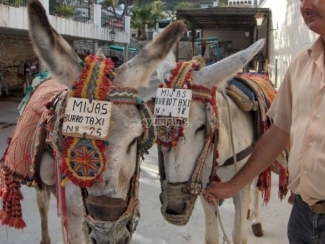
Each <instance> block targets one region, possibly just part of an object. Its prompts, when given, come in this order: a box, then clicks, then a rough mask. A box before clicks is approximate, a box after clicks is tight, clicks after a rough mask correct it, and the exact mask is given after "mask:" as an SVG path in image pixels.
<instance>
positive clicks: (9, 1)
mask: <svg viewBox="0 0 325 244" xmlns="http://www.w3.org/2000/svg"><path fill="white" fill-rule="evenodd" d="M27 2H28V0H0V4H4V5H9V6H13V7H25V6H26V5H27Z"/></svg>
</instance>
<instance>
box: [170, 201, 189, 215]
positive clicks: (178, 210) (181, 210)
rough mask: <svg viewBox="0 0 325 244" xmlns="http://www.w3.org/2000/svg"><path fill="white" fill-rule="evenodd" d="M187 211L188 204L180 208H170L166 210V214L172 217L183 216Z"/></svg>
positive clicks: (179, 206)
mask: <svg viewBox="0 0 325 244" xmlns="http://www.w3.org/2000/svg"><path fill="white" fill-rule="evenodd" d="M185 211H186V203H183V204H179V205H178V206H176V205H174V206H168V207H167V209H166V213H168V214H172V215H179V214H183V213H184V212H185Z"/></svg>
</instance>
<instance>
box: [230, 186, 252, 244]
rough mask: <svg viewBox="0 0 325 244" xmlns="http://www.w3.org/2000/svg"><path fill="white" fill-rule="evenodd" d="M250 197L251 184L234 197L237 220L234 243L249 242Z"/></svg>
mask: <svg viewBox="0 0 325 244" xmlns="http://www.w3.org/2000/svg"><path fill="white" fill-rule="evenodd" d="M249 199H250V184H249V185H247V186H245V187H244V188H243V189H242V190H241V191H240V192H239V193H237V194H236V195H235V196H234V198H233V201H234V205H235V222H234V229H233V233H232V239H233V242H234V244H246V243H247V211H248V205H249Z"/></svg>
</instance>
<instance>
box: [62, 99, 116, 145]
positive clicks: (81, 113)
mask: <svg viewBox="0 0 325 244" xmlns="http://www.w3.org/2000/svg"><path fill="white" fill-rule="evenodd" d="M111 108H112V103H111V102H108V101H98V100H93V101H92V102H91V103H90V102H89V99H85V98H74V97H69V98H68V102H67V106H66V109H65V115H64V121H63V127H62V134H63V135H66V136H74V137H80V138H81V137H84V136H85V138H88V139H97V140H106V139H107V138H108V128H109V121H110V115H111Z"/></svg>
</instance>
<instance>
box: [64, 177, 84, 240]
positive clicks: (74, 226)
mask: <svg viewBox="0 0 325 244" xmlns="http://www.w3.org/2000/svg"><path fill="white" fill-rule="evenodd" d="M71 196H73V197H71ZM65 198H66V207H67V220H68V221H67V223H68V230H69V231H68V237H69V243H70V244H75V243H76V244H86V243H88V241H87V240H86V234H85V227H84V226H83V221H82V219H83V217H84V215H85V212H84V206H83V200H82V194H81V190H80V187H77V186H76V185H74V184H72V183H71V182H68V183H67V185H66V186H65Z"/></svg>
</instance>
